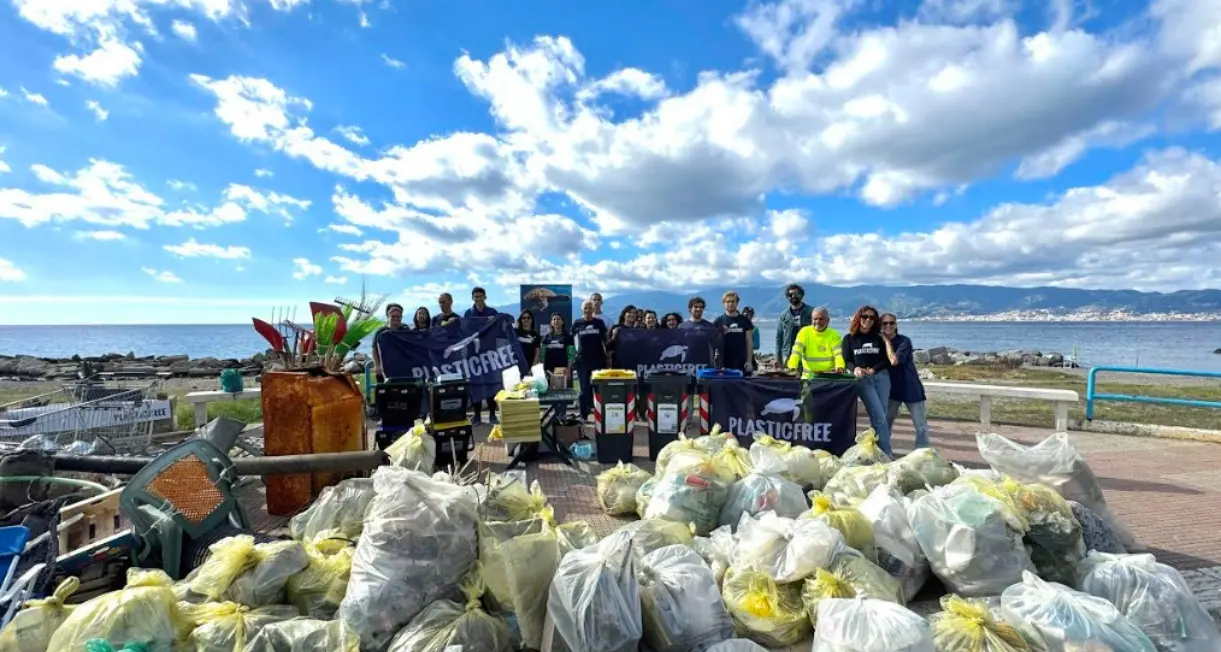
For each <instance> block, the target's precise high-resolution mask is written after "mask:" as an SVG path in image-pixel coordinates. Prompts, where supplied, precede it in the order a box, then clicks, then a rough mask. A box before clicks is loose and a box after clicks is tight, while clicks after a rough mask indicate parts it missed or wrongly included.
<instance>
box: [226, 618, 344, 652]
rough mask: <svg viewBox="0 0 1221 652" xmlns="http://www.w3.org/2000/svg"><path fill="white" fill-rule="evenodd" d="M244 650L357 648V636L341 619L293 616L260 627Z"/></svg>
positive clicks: (284, 651)
mask: <svg viewBox="0 0 1221 652" xmlns="http://www.w3.org/2000/svg"><path fill="white" fill-rule="evenodd" d="M245 652H360V636H359V635H358V634H357V633H356V631H355V630H353V629H352V627H351V626H350V625H348V624H347V623H345V622H344V621H342V620H313V619H311V618H294V619H292V620H285V621H283V622H278V623H271V624H269V625H267V626H266V627H264V628H263V629H260V630H259V633H258V634H255V635H254V638H253V639H252V640H251V641H250V643H249V644H248V645H247V646H246V650H245Z"/></svg>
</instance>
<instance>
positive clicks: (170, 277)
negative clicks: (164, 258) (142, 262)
mask: <svg viewBox="0 0 1221 652" xmlns="http://www.w3.org/2000/svg"><path fill="white" fill-rule="evenodd" d="M140 271H141V272H144V273H145V274H148V275H149V276H151V277H153V280H154V281H159V282H161V283H181V282H182V279H181V278H179V277H178V275H177V274H175V273H174V272H171V271H169V270H168V269H163V270H157V269H153V268H152V267H141V268H140Z"/></svg>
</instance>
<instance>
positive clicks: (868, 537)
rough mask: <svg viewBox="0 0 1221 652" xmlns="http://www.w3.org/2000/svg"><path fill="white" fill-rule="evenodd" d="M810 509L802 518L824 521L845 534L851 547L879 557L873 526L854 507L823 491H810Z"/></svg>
mask: <svg viewBox="0 0 1221 652" xmlns="http://www.w3.org/2000/svg"><path fill="white" fill-rule="evenodd" d="M810 502H811V504H812V506H811V507H810V511H808V512H806V513H805V514H802V515H801V518H803V519H804V518H812V519H816V520H820V521H823V522H824V523H826V524H827V525H830V526H831V527H833V528H835V529H836V530H839V532H840V534H843V535H844V542H845V543H847V544H848V546H849V547H851V548H856V549H857V550H858V551H860V553H861V554H862V555H865V558H866V559H869V560H870V561H875V560H877V558H878V551H877V543H876V541H875V540H874V537H873V526H872V525H871V524H870V523H869V519H867V518H865V515H864V514H861V513H860V512H859V511H857V510H856V509H855V508H853V507H845V506H842V505H840V504H838V503H836V502H835V501H834V500H832V499H831V497H830V496H828V495H826V494H824V493H822V492H821V491H811V492H810Z"/></svg>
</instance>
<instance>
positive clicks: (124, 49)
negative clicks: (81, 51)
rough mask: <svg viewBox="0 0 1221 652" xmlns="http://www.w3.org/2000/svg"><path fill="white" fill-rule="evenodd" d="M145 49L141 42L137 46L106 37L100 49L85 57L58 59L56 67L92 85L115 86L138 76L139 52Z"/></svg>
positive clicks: (68, 56) (99, 45)
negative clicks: (126, 78)
mask: <svg viewBox="0 0 1221 652" xmlns="http://www.w3.org/2000/svg"><path fill="white" fill-rule="evenodd" d="M143 49H144V48H142V47H141V46H140V44H139V43H138V42H137V43H136V44H135V46H134V47H133V46H131V45H128V44H126V43H123V42H121V41H118V40H115V39H112V38H103V39H102V40H101V41H100V42H99V43H98V47H97V49H95V50H93V51H92V52H90V53H88V54H86V55H85V56H79V55H76V54H66V55H62V56H59V57H56V59H55V62H54V63H53V64H52V66H53V67H54V68H55V70H57V71H59V72H61V73H63V74H65V75H74V76H76V77H80V78H81V79H83V80H85V81H87V82H89V83H91V84H97V85H98V86H105V87H113V86H116V85H118V83H119V81H121V80H122V79H123V78H124V77H133V76H135V75H136V73H137V72H138V71H139V69H140V52H139V51H142V50H143ZM138 50H139V51H138Z"/></svg>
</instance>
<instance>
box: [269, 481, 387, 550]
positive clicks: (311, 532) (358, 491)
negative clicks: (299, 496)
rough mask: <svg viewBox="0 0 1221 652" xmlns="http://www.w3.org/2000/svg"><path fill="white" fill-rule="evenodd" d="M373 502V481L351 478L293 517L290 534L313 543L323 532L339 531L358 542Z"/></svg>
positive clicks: (323, 494) (328, 489) (297, 538)
mask: <svg viewBox="0 0 1221 652" xmlns="http://www.w3.org/2000/svg"><path fill="white" fill-rule="evenodd" d="M371 500H373V480H372V479H371V478H349V479H347V480H343V481H341V482H340V483H339V484H337V485H334V486H331V487H327V488H325V489H323V490H322V493H321V494H320V495H319V496H318V498H317V499H316V500H314V502H313V503H311V504H310V506H309V508H308V509H306V510H305V511H304V512H301V513H300V514H297V515H296V516H294V517H292V520H290V521H289V522H288V531H289V533H291V534H292V537H293V538H294V539H296V540H298V541H313V540H314V539H315V538H317V537H318V534H319V533H320V532H336V531H337V532H338V533H339V536H342V537H344V538H347V539H353V540H355V539H357V538H359V537H360V533H361V530H363V529H364V523H365V510H367V509H368V508H369V501H371Z"/></svg>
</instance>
